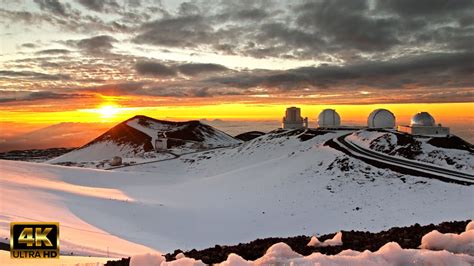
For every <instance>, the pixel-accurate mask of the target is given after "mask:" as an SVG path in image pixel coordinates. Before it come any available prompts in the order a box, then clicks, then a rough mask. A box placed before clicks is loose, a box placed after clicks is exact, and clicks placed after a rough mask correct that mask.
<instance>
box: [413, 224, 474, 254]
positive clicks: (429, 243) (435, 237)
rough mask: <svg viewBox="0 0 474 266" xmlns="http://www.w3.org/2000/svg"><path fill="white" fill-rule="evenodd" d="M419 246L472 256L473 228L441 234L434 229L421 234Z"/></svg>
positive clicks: (473, 244) (473, 252)
mask: <svg viewBox="0 0 474 266" xmlns="http://www.w3.org/2000/svg"><path fill="white" fill-rule="evenodd" d="M420 247H421V248H423V249H431V250H447V251H450V252H453V253H463V254H469V255H471V256H474V230H468V231H466V232H463V233H461V234H459V235H458V234H451V233H448V234H442V233H440V232H438V231H436V230H434V231H431V232H430V233H428V234H426V235H425V236H423V238H422V239H421V246H420Z"/></svg>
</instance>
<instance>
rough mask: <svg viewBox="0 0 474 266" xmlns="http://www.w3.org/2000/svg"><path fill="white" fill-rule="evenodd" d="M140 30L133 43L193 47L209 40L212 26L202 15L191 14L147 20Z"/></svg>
mask: <svg viewBox="0 0 474 266" xmlns="http://www.w3.org/2000/svg"><path fill="white" fill-rule="evenodd" d="M140 31H141V33H140V34H138V35H137V36H136V37H135V38H134V39H133V41H134V42H135V43H139V44H154V45H162V46H170V47H173V46H175V47H194V46H196V45H198V44H201V43H204V42H207V41H208V40H209V37H210V35H211V34H212V27H211V26H210V25H208V23H207V21H206V19H205V18H204V17H202V16H198V15H192V16H183V17H175V18H163V19H159V20H156V21H153V22H149V23H146V24H143V25H142V26H141V27H140Z"/></svg>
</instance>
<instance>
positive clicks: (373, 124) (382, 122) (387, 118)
mask: <svg viewBox="0 0 474 266" xmlns="http://www.w3.org/2000/svg"><path fill="white" fill-rule="evenodd" d="M367 126H368V127H369V128H395V115H393V113H392V112H390V111H389V110H387V109H376V110H374V111H373V112H372V113H370V115H369V118H367Z"/></svg>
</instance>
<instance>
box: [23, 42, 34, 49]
mask: <svg viewBox="0 0 474 266" xmlns="http://www.w3.org/2000/svg"><path fill="white" fill-rule="evenodd" d="M21 47H25V48H36V47H38V45H36V44H34V43H31V42H27V43H22V44H21Z"/></svg>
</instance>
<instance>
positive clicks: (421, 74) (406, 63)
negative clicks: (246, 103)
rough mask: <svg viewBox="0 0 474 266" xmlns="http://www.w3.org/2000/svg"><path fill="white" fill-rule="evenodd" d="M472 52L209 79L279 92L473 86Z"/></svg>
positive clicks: (247, 73)
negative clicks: (277, 90) (341, 88)
mask: <svg viewBox="0 0 474 266" xmlns="http://www.w3.org/2000/svg"><path fill="white" fill-rule="evenodd" d="M472 62H474V53H435V54H427V55H420V56H411V57H403V58H399V59H394V60H390V61H365V62H361V63H357V64H349V65H345V66H330V65H322V66H319V67H302V68H296V69H290V70H287V71H259V72H255V73H252V71H249V72H244V73H238V74H236V75H233V76H232V75H227V76H224V77H216V78H209V79H208V81H209V82H211V83H213V82H215V83H221V84H223V85H226V86H234V87H238V88H251V87H259V86H262V87H267V88H278V89H280V90H296V89H301V88H311V87H313V88H319V89H328V90H333V89H335V88H340V87H345V88H346V90H350V88H354V87H372V88H376V89H402V88H404V87H407V86H409V85H413V86H416V87H419V86H423V87H432V88H440V87H451V88H452V87H473V86H474V77H472V75H471V74H472V73H473V71H474V65H473V64H472Z"/></svg>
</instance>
